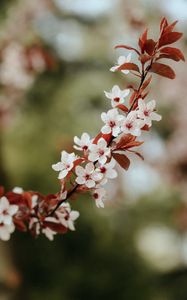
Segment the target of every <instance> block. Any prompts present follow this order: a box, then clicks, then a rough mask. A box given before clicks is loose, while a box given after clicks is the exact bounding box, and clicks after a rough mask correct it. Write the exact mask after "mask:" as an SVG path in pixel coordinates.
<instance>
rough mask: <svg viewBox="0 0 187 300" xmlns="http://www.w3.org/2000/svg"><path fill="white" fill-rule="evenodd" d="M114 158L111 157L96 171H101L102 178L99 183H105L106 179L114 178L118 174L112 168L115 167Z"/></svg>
mask: <svg viewBox="0 0 187 300" xmlns="http://www.w3.org/2000/svg"><path fill="white" fill-rule="evenodd" d="M115 164H116V162H115V160H114V159H113V158H112V159H111V161H110V162H109V163H108V164H105V165H100V166H99V168H98V169H97V171H99V172H101V174H103V178H102V180H101V182H100V183H99V184H102V185H104V184H106V183H107V179H114V178H116V177H117V176H118V174H117V172H116V170H114V167H115Z"/></svg>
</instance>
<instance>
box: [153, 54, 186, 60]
mask: <svg viewBox="0 0 187 300" xmlns="http://www.w3.org/2000/svg"><path fill="white" fill-rule="evenodd" d="M162 58H166V59H172V60H174V61H179V60H180V58H179V57H178V56H177V55H175V54H165V53H162V54H160V55H159V57H157V59H156V60H157V61H158V60H160V59H162Z"/></svg>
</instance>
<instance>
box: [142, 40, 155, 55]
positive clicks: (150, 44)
mask: <svg viewBox="0 0 187 300" xmlns="http://www.w3.org/2000/svg"><path fill="white" fill-rule="evenodd" d="M155 46H156V42H155V41H154V40H153V39H148V40H147V41H146V42H145V45H144V49H145V51H146V52H147V53H148V54H149V55H153V53H154V51H155Z"/></svg>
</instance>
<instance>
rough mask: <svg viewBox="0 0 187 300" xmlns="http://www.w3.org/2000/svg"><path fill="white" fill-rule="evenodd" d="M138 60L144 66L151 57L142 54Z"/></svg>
mask: <svg viewBox="0 0 187 300" xmlns="http://www.w3.org/2000/svg"><path fill="white" fill-rule="evenodd" d="M138 59H139V60H140V61H141V63H142V64H145V63H146V62H147V61H149V60H151V56H150V55H147V54H141V55H140V56H139V58H138Z"/></svg>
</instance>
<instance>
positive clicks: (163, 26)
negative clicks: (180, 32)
mask: <svg viewBox="0 0 187 300" xmlns="http://www.w3.org/2000/svg"><path fill="white" fill-rule="evenodd" d="M167 26H168V22H167V20H166V18H165V17H164V18H163V19H162V20H161V22H160V31H163V30H164V29H165V27H167Z"/></svg>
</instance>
